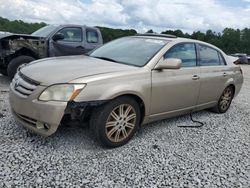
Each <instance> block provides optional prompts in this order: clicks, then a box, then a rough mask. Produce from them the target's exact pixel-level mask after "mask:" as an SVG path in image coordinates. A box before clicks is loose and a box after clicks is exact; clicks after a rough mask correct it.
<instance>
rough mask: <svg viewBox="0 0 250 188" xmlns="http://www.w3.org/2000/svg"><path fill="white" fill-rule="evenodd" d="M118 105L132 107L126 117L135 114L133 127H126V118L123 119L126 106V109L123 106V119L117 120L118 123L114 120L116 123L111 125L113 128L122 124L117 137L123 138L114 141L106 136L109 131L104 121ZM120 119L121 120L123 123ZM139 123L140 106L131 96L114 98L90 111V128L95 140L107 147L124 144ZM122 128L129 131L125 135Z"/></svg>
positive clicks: (132, 134)
mask: <svg viewBox="0 0 250 188" xmlns="http://www.w3.org/2000/svg"><path fill="white" fill-rule="evenodd" d="M120 106H122V107H123V106H124V107H126V106H127V107H129V106H131V107H132V114H130V115H129V114H128V116H126V117H127V118H128V117H129V116H130V117H131V115H133V114H136V118H135V119H133V122H134V123H133V124H134V127H133V129H132V128H126V126H125V123H124V122H125V121H127V120H125V114H126V112H127V111H126V110H127V109H128V108H127V109H126V108H125V110H124V116H123V117H124V120H119V121H120V124H119V123H118V121H114V122H116V125H115V126H113V128H115V127H119V126H122V124H123V128H121V127H120V129H123V130H122V131H121V130H120V132H119V136H118V137H120V136H121V135H123V137H124V139H123V140H121V141H117V142H114V141H112V140H110V139H109V137H108V136H107V135H108V134H109V133H108V132H107V130H108V128H107V127H106V126H107V124H106V123H107V122H108V120H110V119H109V118H110V117H111V116H112V115H111V112H113V111H114V110H115V109H117V108H118V107H120ZM119 111H120V108H119ZM130 111H131V110H130ZM121 121H123V123H122V122H121ZM127 123H128V121H127ZM139 123H140V108H139V105H138V103H137V102H136V101H135V100H134V99H133V98H130V97H126V96H124V97H119V98H116V99H114V100H112V101H110V102H109V103H107V104H105V105H103V106H101V107H98V108H96V109H95V110H94V111H93V112H92V116H91V119H90V128H91V129H92V131H93V132H94V134H95V137H96V138H97V140H98V141H99V142H100V143H101V144H102V145H104V146H107V147H119V146H122V145H124V144H126V143H127V142H128V141H129V140H130V139H131V138H132V137H133V136H134V134H135V132H136V131H137V129H138V127H139ZM118 124H119V125H118ZM113 128H110V129H113ZM118 129H119V128H118ZM124 130H126V133H129V134H128V136H127V137H126V136H125V134H124V133H123V131H124ZM127 130H128V132H127ZM110 132H111V131H110ZM114 133H116V134H117V132H114ZM121 133H122V134H121ZM111 136H112V135H111ZM115 137H116V136H115Z"/></svg>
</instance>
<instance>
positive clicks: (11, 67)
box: [7, 55, 35, 79]
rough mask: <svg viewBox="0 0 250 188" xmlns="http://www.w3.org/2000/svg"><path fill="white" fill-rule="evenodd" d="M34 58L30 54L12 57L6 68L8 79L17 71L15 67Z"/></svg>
mask: <svg viewBox="0 0 250 188" xmlns="http://www.w3.org/2000/svg"><path fill="white" fill-rule="evenodd" d="M34 60H35V59H34V58H33V57H30V56H25V55H22V56H18V57H16V58H14V59H12V60H11V61H10V63H9V65H8V68H7V73H8V76H9V78H10V79H12V78H13V77H14V76H15V74H16V72H17V69H18V68H19V67H20V66H21V65H23V64H27V63H29V62H31V61H34Z"/></svg>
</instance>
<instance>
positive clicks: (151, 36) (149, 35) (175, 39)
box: [134, 33, 222, 52]
mask: <svg viewBox="0 0 250 188" xmlns="http://www.w3.org/2000/svg"><path fill="white" fill-rule="evenodd" d="M134 37H141V38H149V39H160V40H165V41H171V42H176V43H181V42H190V43H198V44H203V45H206V46H210V47H212V48H215V49H217V50H219V51H221V52H222V50H221V49H219V48H218V47H216V46H214V45H212V44H209V43H207V42H203V41H200V40H195V39H189V38H183V37H177V36H175V35H166V34H155V33H145V34H137V35H134Z"/></svg>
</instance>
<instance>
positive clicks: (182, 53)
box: [151, 43, 200, 117]
mask: <svg viewBox="0 0 250 188" xmlns="http://www.w3.org/2000/svg"><path fill="white" fill-rule="evenodd" d="M163 58H179V59H181V60H182V67H181V68H180V69H177V70H170V69H165V70H161V71H159V70H153V71H152V100H151V115H152V116H153V117H154V116H161V115H163V116H164V114H168V113H175V112H179V111H183V110H190V109H192V108H194V107H195V106H196V103H197V100H198V95H199V88H200V80H199V75H200V70H199V67H198V66H197V55H196V47H195V44H194V43H181V44H177V45H175V46H174V47H172V48H171V49H169V50H168V51H167V52H166V54H165V55H164V57H163Z"/></svg>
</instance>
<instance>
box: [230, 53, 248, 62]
mask: <svg viewBox="0 0 250 188" xmlns="http://www.w3.org/2000/svg"><path fill="white" fill-rule="evenodd" d="M231 56H234V57H238V58H239V64H250V57H249V56H247V54H241V53H236V54H231Z"/></svg>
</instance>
